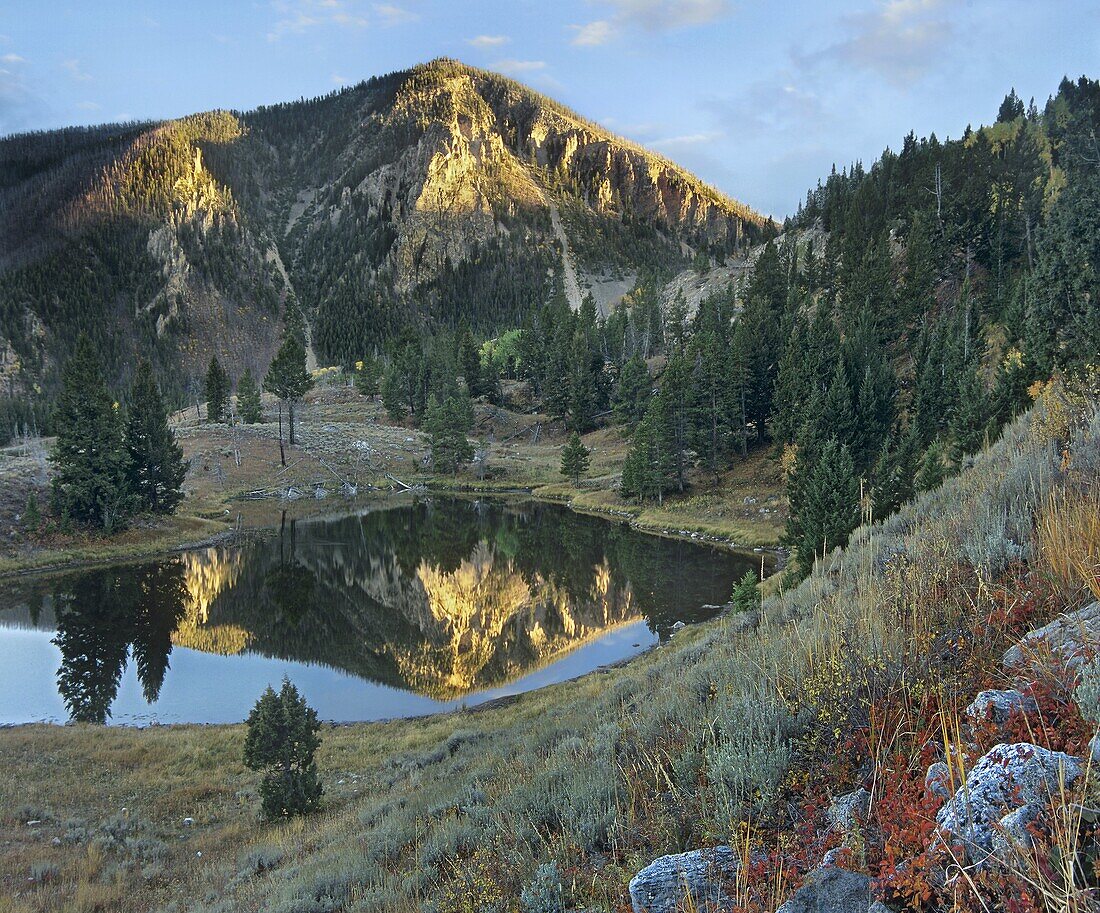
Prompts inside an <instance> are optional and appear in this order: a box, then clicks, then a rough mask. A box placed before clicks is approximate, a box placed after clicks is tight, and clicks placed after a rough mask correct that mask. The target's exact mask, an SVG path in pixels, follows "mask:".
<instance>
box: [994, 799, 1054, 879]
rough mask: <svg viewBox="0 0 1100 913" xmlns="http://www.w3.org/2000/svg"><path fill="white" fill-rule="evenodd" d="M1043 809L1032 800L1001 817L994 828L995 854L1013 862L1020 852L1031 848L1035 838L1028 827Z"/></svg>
mask: <svg viewBox="0 0 1100 913" xmlns="http://www.w3.org/2000/svg"><path fill="white" fill-rule="evenodd" d="M1042 811H1043V806H1042V805H1040V804H1039V803H1037V802H1032V803H1029V804H1028V805H1025V806H1023V807H1022V808H1018V809H1016V810H1015V811H1012V812H1009V813H1008V814H1007V815H1005V816H1004V817H1003V818H1001V820H1000V821H998V822H997V827H996V828H994V830H993V837H992V850H993V855H994V856H996V857H997V858H998V859H1000V860H1001V861H1002V862H1005V863H1008V864H1012V862H1013V861H1014V860H1015V858H1016V856H1017V855H1018V854H1019V853H1020V852H1027V851H1028V850H1030V849H1031V847H1032V845H1033V844H1034V842H1035V840H1034V838H1033V837H1032V835H1031V831H1030V830H1028V828H1029V827H1030V826H1031V824H1032V823H1033V822H1034V821H1036V820H1037V819H1038V818H1039V815H1040V814H1042Z"/></svg>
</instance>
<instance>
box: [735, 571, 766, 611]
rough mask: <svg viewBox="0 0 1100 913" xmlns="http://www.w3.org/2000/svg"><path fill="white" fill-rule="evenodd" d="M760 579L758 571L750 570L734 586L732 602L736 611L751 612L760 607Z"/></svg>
mask: <svg viewBox="0 0 1100 913" xmlns="http://www.w3.org/2000/svg"><path fill="white" fill-rule="evenodd" d="M759 583H760V579H759V578H758V577H757V576H756V571H748V572H746V574H745V576H744V577H742V578H741V579H740V580H739V581H737V584H736V585H735V586H734V588H733V594H732V595H731V596H730V603H731V604H732V605H733V611H735V612H749V611H752V610H753V609H759V608H760V587H759Z"/></svg>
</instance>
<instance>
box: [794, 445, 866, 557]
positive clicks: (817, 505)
mask: <svg viewBox="0 0 1100 913" xmlns="http://www.w3.org/2000/svg"><path fill="white" fill-rule="evenodd" d="M799 471H800V472H801V473H803V474H804V481H803V482H802V483H801V485H800V496H799V499H798V502H799V503H798V514H797V517H795V516H794V515H793V514H792V521H793V522H792V523H791V524H789V525H788V539H789V540H790V539H792V538H793V539H794V540H795V541H794V542H793V543H792V544H795V545H796V548H797V562H798V567H799V570H801V571H802V573H804V574H808V573H809V572H810V571H811V570H812V569H813V564H814V560H815V559H816V558H817V557H818V556H819V555H821V554H823V553H825V552H827V551H828V550H829V549H832V548H836V547H837V546H843V545H845V544H846V543H847V542H848V536H849V535H851V533H852V530H854V529H855V528H856V527H857V526H858V525H859V510H860V505H859V479H858V478H857V477H856V473H855V467H854V466H853V464H852V458H851V456H850V454H849V453H848V448H847V447H846V446H845V445H844V444H841V443H840V442H839V441H838V440H837V439H836V438H830V439H829V440H828V441H827V442H826V443H825V446H824V447H822V449H821V455H820V457H819V458H818V459H817V461H816V463H814V464H813V465H806V464H805V463H803V465H802V466H801V468H800V470H799ZM792 510H793V507H792Z"/></svg>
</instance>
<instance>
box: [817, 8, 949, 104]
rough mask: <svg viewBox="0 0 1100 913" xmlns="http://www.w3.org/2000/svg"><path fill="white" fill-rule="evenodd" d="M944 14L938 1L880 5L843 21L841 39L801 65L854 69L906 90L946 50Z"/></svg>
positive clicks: (930, 67) (947, 35) (947, 29)
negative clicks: (831, 64) (821, 62)
mask: <svg viewBox="0 0 1100 913" xmlns="http://www.w3.org/2000/svg"><path fill="white" fill-rule="evenodd" d="M946 13H947V4H945V3H944V2H943V0H885V2H879V3H878V4H877V5H876V7H875V8H874V9H872V10H869V11H866V12H860V13H853V14H851V15H848V16H845V17H844V18H843V19H842V25H843V28H844V32H845V35H844V37H843V38H842V39H841V40H839V41H837V42H835V43H833V44H831V45H829V46H828V47H827V48H825V49H824V50H823V51H819V52H817V53H815V54H810V55H806V56H805V57H802V58H801V60H802V61H803V62H809V63H814V62H817V61H819V60H832V61H834V62H840V63H845V64H849V65H852V66H858V67H860V68H862V69H866V70H871V71H873V72H875V73H878V74H879V75H880V76H882V77H883V78H885V79H886V80H888V81H889V82H891V83H893V84H894V85H896V86H899V87H905V86H908V85H911V84H912V83H914V82H916V81H917V80H919V79H921V78H922V77H923V76H924V75H925V74H926V73H927V72H929V71H930V70H931V69H932V68H933V67H934V66H935V65H936V63H937V61H938V60H940V59H942V58H943V57H944V55H945V54H946V53H947V52H948V51H949V50H950V48H951V45H952V39H953V37H954V33H955V29H954V25H953V23H952V22H951V20H950V19H948V18H947V15H946Z"/></svg>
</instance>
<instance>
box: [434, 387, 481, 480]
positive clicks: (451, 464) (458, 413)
mask: <svg viewBox="0 0 1100 913" xmlns="http://www.w3.org/2000/svg"><path fill="white" fill-rule="evenodd" d="M472 425H473V408H472V406H471V403H470V399H469V397H459V396H449V397H447V399H445V400H444V401H443V402H442V403H441V402H439V401H438V400H437V399H436V398H435V396H434V395H432V396H431V397H429V399H428V408H427V411H426V412H425V415H424V428H425V430H426V431H427V432H428V438H429V440H430V442H431V448H432V465H433V466H434V467H435V470H436V472H450V473H456V472H458V468H459V466H461V465H462V464H463V463H468V462H470V460H472V459H473V458H474V447H473V445H472V444H471V443H470V441H469V440H468V439H467V437H466V432H467V431H469V430H470V428H471V426H472Z"/></svg>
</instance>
